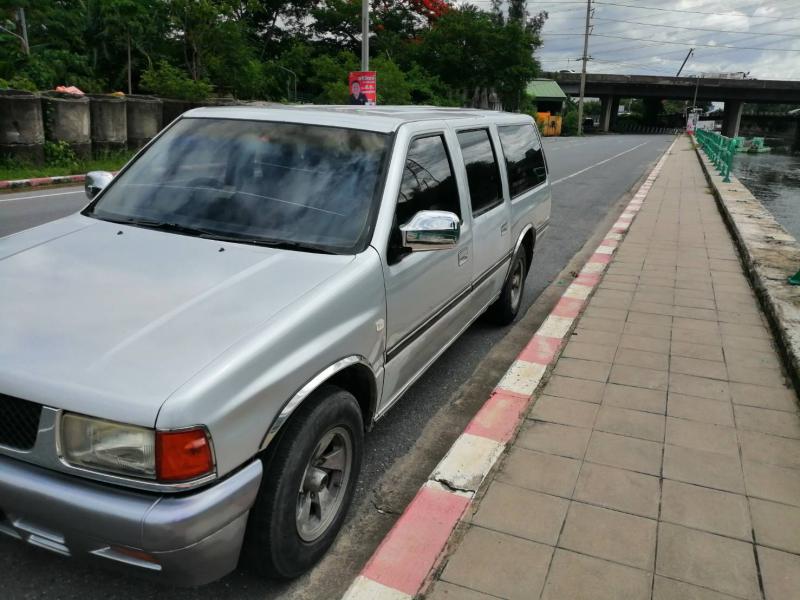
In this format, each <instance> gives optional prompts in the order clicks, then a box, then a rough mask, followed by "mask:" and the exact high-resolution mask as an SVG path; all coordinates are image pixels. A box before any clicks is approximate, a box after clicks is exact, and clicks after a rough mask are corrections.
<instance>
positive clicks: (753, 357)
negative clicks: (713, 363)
mask: <svg viewBox="0 0 800 600" xmlns="http://www.w3.org/2000/svg"><path fill="white" fill-rule="evenodd" d="M725 361H726V362H727V363H728V364H729V365H731V364H735V365H737V366H743V367H772V368H773V369H780V368H781V363H780V359H779V358H778V355H777V354H776V353H775V352H773V351H769V352H757V351H754V350H752V349H746V350H745V349H742V348H728V349H726V350H725Z"/></svg>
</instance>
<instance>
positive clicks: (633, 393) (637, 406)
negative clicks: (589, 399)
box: [603, 383, 667, 415]
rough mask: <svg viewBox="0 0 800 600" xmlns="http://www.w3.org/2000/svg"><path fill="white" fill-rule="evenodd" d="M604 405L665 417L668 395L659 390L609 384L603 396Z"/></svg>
mask: <svg viewBox="0 0 800 600" xmlns="http://www.w3.org/2000/svg"><path fill="white" fill-rule="evenodd" d="M603 404H605V405H610V406H617V407H619V408H628V409H631V410H640V411H643V412H649V413H656V414H660V415H663V414H664V413H665V411H666V407H667V394H666V392H662V391H659V390H648V389H645V388H640V387H633V386H630V385H620V384H618V383H609V384H608V385H606V389H605V392H604V394H603Z"/></svg>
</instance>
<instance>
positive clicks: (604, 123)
mask: <svg viewBox="0 0 800 600" xmlns="http://www.w3.org/2000/svg"><path fill="white" fill-rule="evenodd" d="M618 112H619V97H618V96H601V97H600V130H601V131H605V132H606V133H608V132H609V131H611V126H612V125H613V124H614V120H615V119H616V117H617V113H618Z"/></svg>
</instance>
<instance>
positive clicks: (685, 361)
mask: <svg viewBox="0 0 800 600" xmlns="http://www.w3.org/2000/svg"><path fill="white" fill-rule="evenodd" d="M669 370H670V372H672V373H683V374H684V375H696V376H697V377H708V378H710V379H723V380H726V381H727V379H728V371H727V370H726V369H725V364H724V363H721V362H718V361H714V360H703V359H700V358H689V357H687V356H673V357H672V359H671V360H670V363H669Z"/></svg>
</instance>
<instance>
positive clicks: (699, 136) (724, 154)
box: [694, 129, 739, 183]
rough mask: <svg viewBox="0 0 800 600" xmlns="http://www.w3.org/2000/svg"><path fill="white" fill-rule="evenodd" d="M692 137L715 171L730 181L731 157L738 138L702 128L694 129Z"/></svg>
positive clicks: (725, 180)
mask: <svg viewBox="0 0 800 600" xmlns="http://www.w3.org/2000/svg"><path fill="white" fill-rule="evenodd" d="M694 137H695V140H697V143H698V145H699V146H700V148H702V150H703V152H705V153H706V156H708V159H709V160H710V161H711V163H712V164H713V165H714V168H715V169H716V170H717V173H719V174H720V175H722V176H723V179H722V181H724V182H725V183H730V180H731V169H732V168H733V157H734V156H736V148H737V146H738V145H739V140H737V139H736V138H729V137H726V136H724V135H722V134H719V133H716V132H714V131H705V130H704V129H698V130H696V131H695V132H694Z"/></svg>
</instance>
